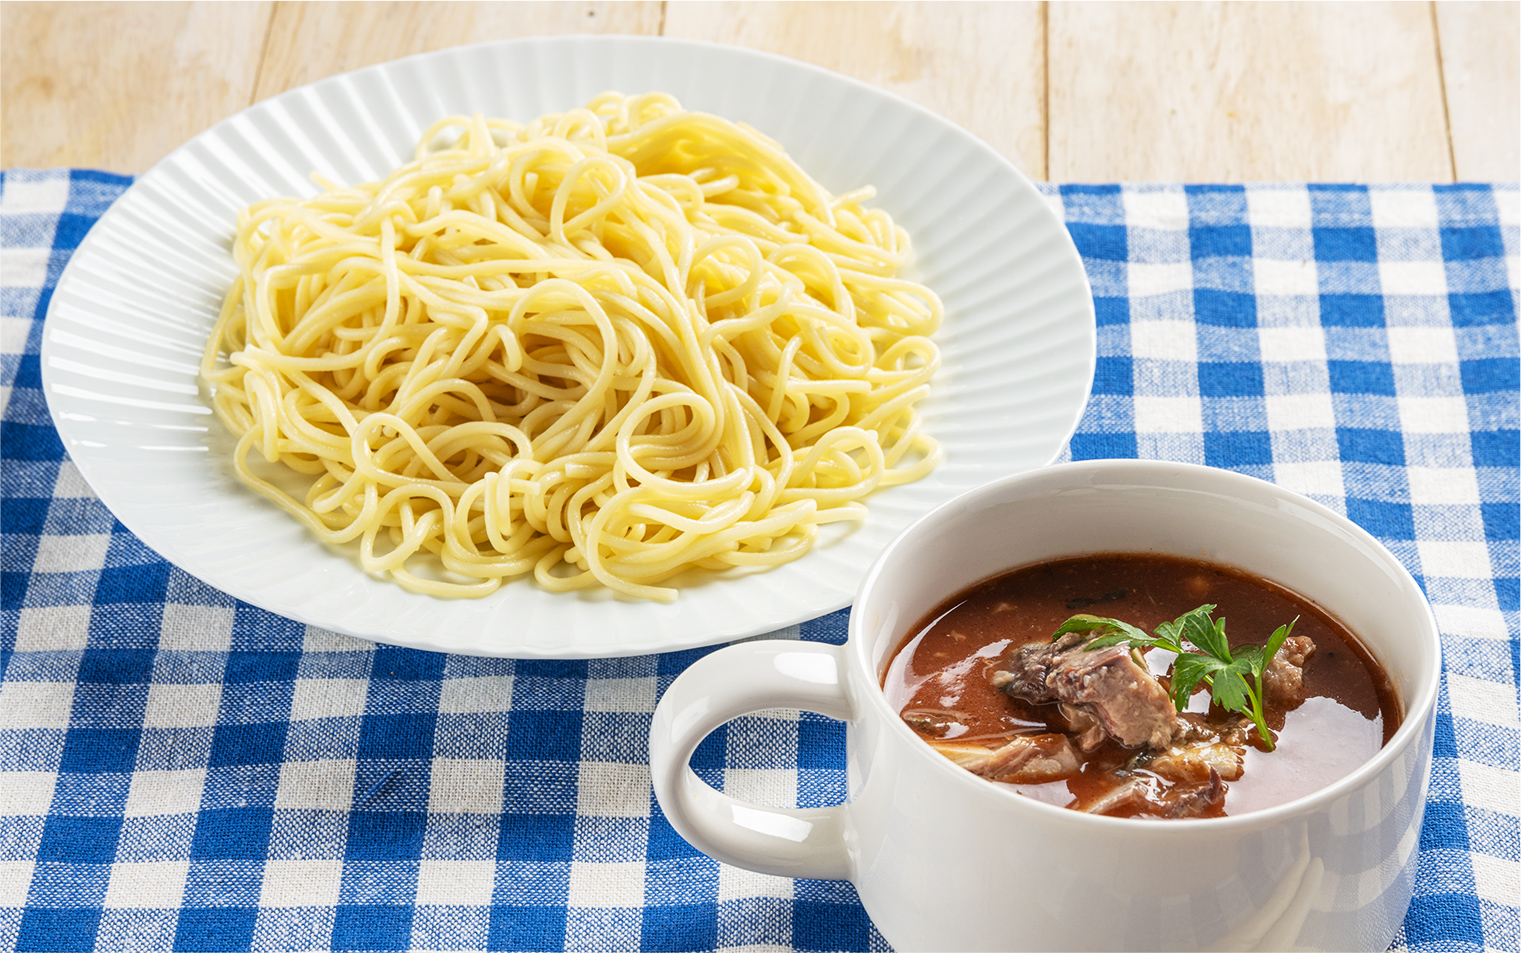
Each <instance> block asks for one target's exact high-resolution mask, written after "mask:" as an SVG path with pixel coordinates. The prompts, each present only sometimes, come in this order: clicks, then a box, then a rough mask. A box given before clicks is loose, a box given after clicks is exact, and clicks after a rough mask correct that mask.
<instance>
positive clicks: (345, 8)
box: [254, 0, 660, 100]
mask: <svg viewBox="0 0 1521 953" xmlns="http://www.w3.org/2000/svg"><path fill="white" fill-rule="evenodd" d="M659 32H660V3H659V2H658V0H651V2H632V3H552V2H522V3H288V2H287V3H277V4H275V14H274V19H273V21H272V22H271V24H270V30H269V42H268V46H267V52H266V53H265V57H264V69H263V70H262V72H261V73H260V76H259V85H258V89H257V91H256V93H255V96H254V98H255V99H256V100H258V99H264V98H265V97H267V96H273V95H274V94H275V93H279V92H283V91H285V90H287V89H290V88H291V87H293V86H300V85H302V84H304V83H310V82H312V81H313V80H318V79H321V78H323V77H324V76H330V75H332V74H334V73H342V72H344V71H346V70H351V69H358V68H359V67H361V66H368V65H370V64H371V63H382V62H385V61H386V60H392V59H396V58H398V57H402V56H409V55H411V54H413V53H424V52H427V51H428V50H438V49H443V48H444V47H449V46H458V45H460V44H463V43H479V42H483V41H486V40H503V39H509V38H512V37H519V36H542V35H545V34H551V33H644V34H658V33H659Z"/></svg>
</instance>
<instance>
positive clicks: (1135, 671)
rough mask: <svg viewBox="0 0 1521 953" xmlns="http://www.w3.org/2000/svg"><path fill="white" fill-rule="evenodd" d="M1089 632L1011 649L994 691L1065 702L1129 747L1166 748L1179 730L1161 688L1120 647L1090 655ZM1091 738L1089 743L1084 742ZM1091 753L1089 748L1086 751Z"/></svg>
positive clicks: (993, 680)
mask: <svg viewBox="0 0 1521 953" xmlns="http://www.w3.org/2000/svg"><path fill="white" fill-rule="evenodd" d="M1091 639H1092V636H1091V635H1090V634H1088V633H1081V632H1069V633H1067V634H1066V635H1064V636H1062V637H1061V638H1060V639H1058V640H1056V641H1055V642H1032V643H1028V644H1025V645H1021V646H1017V647H1015V648H1011V649H1009V650H1008V651H1006V652H1005V653H1004V656H1003V658H1002V659H1001V660H1000V663H999V665H998V666H997V667H996V668H994V669H993V671H992V672H991V673H990V675H989V680H990V682H991V684H992V686H993V687H994V688H996V689H998V690H999V691H1002V692H1005V693H1006V694H1009V695H1013V696H1014V697H1015V698H1020V699H1023V700H1025V701H1027V702H1030V703H1032V704H1037V705H1041V704H1048V703H1050V702H1053V701H1059V702H1065V703H1067V704H1068V705H1072V706H1074V707H1076V708H1079V709H1081V710H1082V711H1085V712H1087V713H1088V714H1090V715H1092V716H1094V718H1096V719H1097V720H1098V723H1099V725H1100V726H1102V728H1103V729H1104V732H1105V733H1106V734H1108V735H1109V737H1111V738H1113V739H1114V740H1116V741H1118V742H1119V743H1120V744H1122V745H1124V746H1125V747H1127V748H1137V747H1140V746H1142V745H1150V746H1151V747H1153V748H1165V747H1166V746H1167V744H1168V743H1169V742H1170V741H1172V737H1173V734H1174V733H1175V732H1176V731H1177V728H1178V716H1177V712H1176V711H1175V710H1174V708H1173V704H1172V699H1171V698H1169V697H1168V695H1167V692H1166V690H1165V689H1163V688H1162V684H1161V683H1160V682H1158V681H1157V680H1156V677H1155V676H1153V675H1152V674H1151V672H1149V671H1147V670H1146V668H1145V667H1144V666H1141V665H1138V664H1136V661H1135V658H1134V657H1133V656H1132V655H1131V653H1130V650H1129V649H1127V648H1125V647H1123V646H1119V645H1111V646H1109V647H1108V648H1102V649H1096V650H1094V651H1091V652H1090V651H1088V650H1087V649H1085V648H1084V647H1083V646H1084V645H1085V644H1086V643H1087V642H1089V641H1090V640H1091ZM1090 740H1091V739H1085V742H1087V741H1090ZM1085 748H1086V746H1085Z"/></svg>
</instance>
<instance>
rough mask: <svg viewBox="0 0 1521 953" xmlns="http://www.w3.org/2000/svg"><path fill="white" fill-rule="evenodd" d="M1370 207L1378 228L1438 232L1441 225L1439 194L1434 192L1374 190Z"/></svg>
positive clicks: (1369, 201)
mask: <svg viewBox="0 0 1521 953" xmlns="http://www.w3.org/2000/svg"><path fill="white" fill-rule="evenodd" d="M1368 206H1369V208H1370V210H1371V211H1372V213H1373V227H1374V228H1376V229H1378V228H1430V229H1435V228H1437V227H1438V226H1439V225H1440V224H1441V216H1439V215H1438V214H1437V203H1436V194H1435V193H1433V192H1432V191H1431V190H1430V189H1370V190H1369V191H1368Z"/></svg>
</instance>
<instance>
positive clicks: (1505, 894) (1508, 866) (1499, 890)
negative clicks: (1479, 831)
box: [1468, 808, 1521, 907]
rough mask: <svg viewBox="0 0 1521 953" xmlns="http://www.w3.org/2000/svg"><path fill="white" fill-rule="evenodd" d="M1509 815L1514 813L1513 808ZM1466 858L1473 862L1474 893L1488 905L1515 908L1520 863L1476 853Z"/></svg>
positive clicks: (1520, 875) (1519, 878) (1520, 882)
mask: <svg viewBox="0 0 1521 953" xmlns="http://www.w3.org/2000/svg"><path fill="white" fill-rule="evenodd" d="M1510 813H1515V810H1514V808H1512V810H1511V811H1510ZM1468 857H1469V859H1470V860H1471V861H1472V862H1473V885H1474V893H1476V894H1478V895H1479V898H1480V899H1482V900H1488V901H1489V902H1490V903H1495V904H1499V905H1501V906H1505V907H1514V906H1516V889H1517V886H1518V885H1521V861H1515V860H1507V859H1505V858H1502V857H1491V856H1490V855H1489V854H1481V853H1479V852H1478V851H1474V852H1472V853H1470V854H1469V855H1468Z"/></svg>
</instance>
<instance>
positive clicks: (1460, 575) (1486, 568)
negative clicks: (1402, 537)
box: [1415, 539, 1490, 579]
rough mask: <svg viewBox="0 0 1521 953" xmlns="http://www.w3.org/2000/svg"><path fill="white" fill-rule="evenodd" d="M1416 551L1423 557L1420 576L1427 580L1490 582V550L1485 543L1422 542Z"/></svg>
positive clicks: (1416, 544)
mask: <svg viewBox="0 0 1521 953" xmlns="http://www.w3.org/2000/svg"><path fill="white" fill-rule="evenodd" d="M1415 548H1416V551H1417V552H1418V553H1420V556H1421V574H1422V575H1424V576H1426V577H1427V578H1430V577H1432V576H1445V577H1447V578H1449V579H1489V578H1490V565H1489V547H1488V546H1485V545H1484V544H1483V543H1475V542H1464V541H1461V540H1432V539H1419V540H1416V542H1415Z"/></svg>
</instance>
